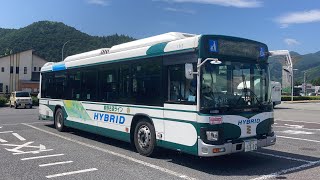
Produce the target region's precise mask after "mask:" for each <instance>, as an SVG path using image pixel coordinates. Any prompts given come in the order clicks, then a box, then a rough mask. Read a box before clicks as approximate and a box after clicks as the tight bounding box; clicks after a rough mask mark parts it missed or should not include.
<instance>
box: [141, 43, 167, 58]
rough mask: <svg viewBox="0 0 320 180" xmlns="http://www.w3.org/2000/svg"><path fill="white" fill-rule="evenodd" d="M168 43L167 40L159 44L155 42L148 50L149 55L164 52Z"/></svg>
mask: <svg viewBox="0 0 320 180" xmlns="http://www.w3.org/2000/svg"><path fill="white" fill-rule="evenodd" d="M167 44H168V43H167V42H163V43H159V44H155V45H153V46H151V47H150V48H149V49H148V50H147V52H146V53H147V55H158V54H160V55H161V54H164V48H165V47H166V45H167Z"/></svg>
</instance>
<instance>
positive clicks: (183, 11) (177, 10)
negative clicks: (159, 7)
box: [164, 7, 196, 14]
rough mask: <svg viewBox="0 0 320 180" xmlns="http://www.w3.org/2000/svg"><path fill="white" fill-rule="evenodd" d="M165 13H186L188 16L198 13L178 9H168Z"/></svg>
mask: <svg viewBox="0 0 320 180" xmlns="http://www.w3.org/2000/svg"><path fill="white" fill-rule="evenodd" d="M164 10H165V11H170V12H177V13H186V14H195V13H196V12H195V11H193V10H190V9H176V8H171V7H167V8H164Z"/></svg>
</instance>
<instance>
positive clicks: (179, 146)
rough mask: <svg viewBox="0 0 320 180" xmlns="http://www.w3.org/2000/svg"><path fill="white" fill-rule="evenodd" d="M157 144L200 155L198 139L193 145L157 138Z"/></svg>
mask: <svg viewBox="0 0 320 180" xmlns="http://www.w3.org/2000/svg"><path fill="white" fill-rule="evenodd" d="M157 146H159V147H163V148H168V149H172V150H178V151H181V152H185V153H188V154H191V155H196V156H197V155H198V139H197V142H196V143H195V144H194V145H193V146H186V145H182V144H177V143H173V142H168V141H164V140H157Z"/></svg>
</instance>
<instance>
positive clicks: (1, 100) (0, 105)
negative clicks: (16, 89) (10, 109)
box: [0, 96, 8, 107]
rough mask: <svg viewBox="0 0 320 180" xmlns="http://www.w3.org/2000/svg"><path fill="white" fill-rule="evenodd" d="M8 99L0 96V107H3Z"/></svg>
mask: <svg viewBox="0 0 320 180" xmlns="http://www.w3.org/2000/svg"><path fill="white" fill-rule="evenodd" d="M7 102H8V99H7V98H6V97H4V96H0V107H3V106H5V105H6V104H7Z"/></svg>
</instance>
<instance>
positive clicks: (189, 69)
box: [185, 58, 221, 79]
mask: <svg viewBox="0 0 320 180" xmlns="http://www.w3.org/2000/svg"><path fill="white" fill-rule="evenodd" d="M207 61H211V62H210V63H211V64H221V61H219V59H217V58H207V59H205V60H204V61H203V62H201V63H200V64H198V65H197V71H196V72H194V71H193V65H192V64H191V63H186V64H185V75H186V78H187V79H193V75H198V74H199V72H200V68H201V67H202V66H203V65H204V64H205V63H206V62H207Z"/></svg>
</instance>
